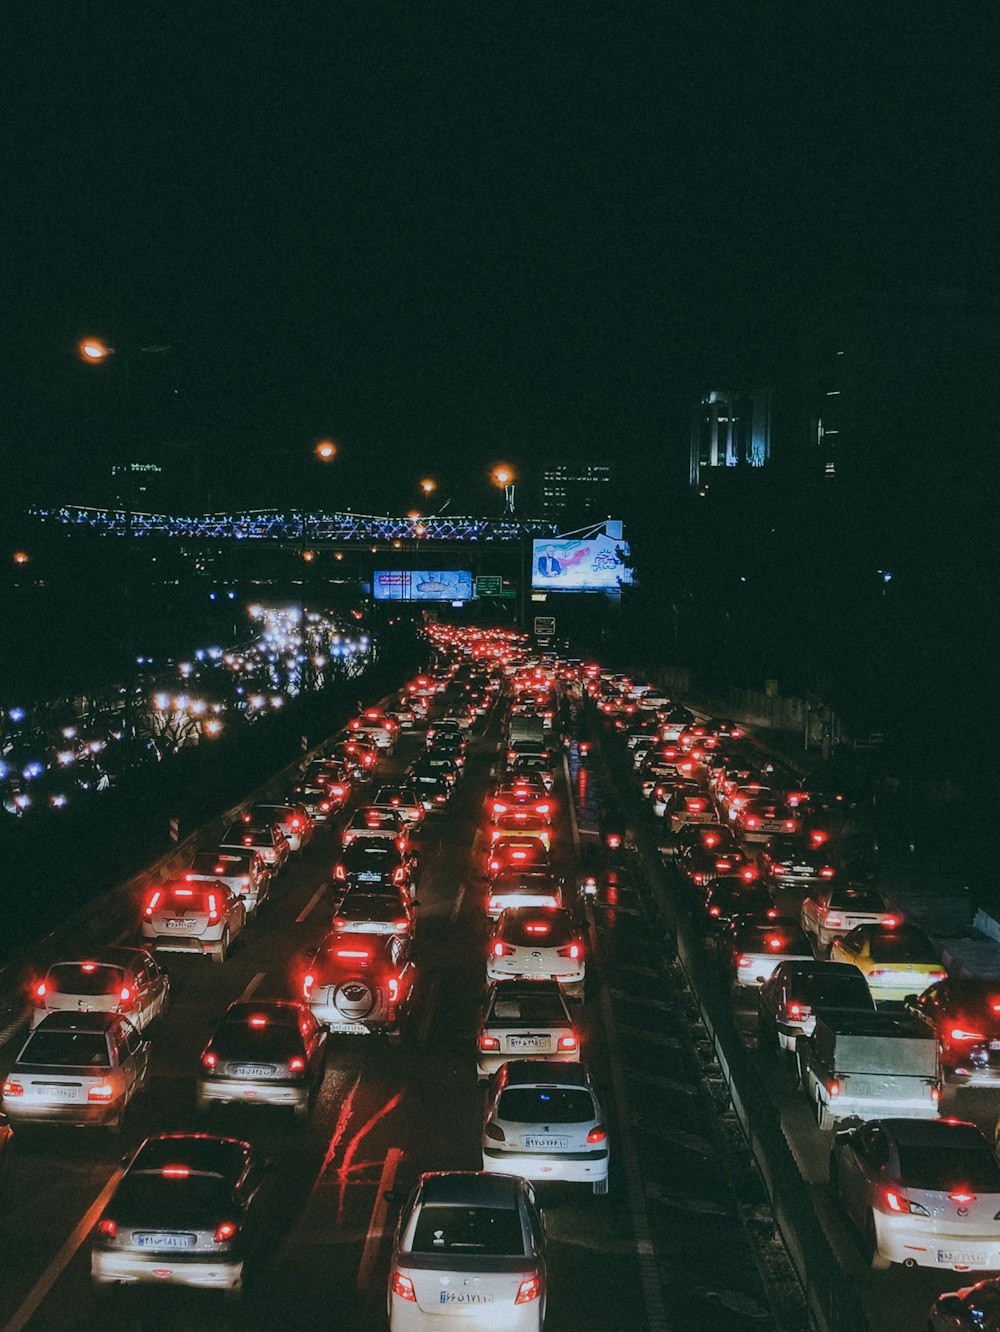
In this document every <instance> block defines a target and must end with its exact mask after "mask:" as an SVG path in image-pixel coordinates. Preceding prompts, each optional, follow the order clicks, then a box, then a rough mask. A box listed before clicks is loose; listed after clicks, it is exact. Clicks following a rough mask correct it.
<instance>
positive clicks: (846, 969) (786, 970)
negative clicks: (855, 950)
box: [775, 962, 867, 984]
mask: <svg viewBox="0 0 1000 1332" xmlns="http://www.w3.org/2000/svg"><path fill="white" fill-rule="evenodd" d="M778 971H780V972H781V974H782V975H783V976H849V975H850V976H860V977H861V979H862V980H864V972H862V971H859V970H858V968H857V967H856V966H855V965H854V963H853V962H781V963H779V964H778V966H777V967H775V972H778ZM865 984H867V981H865Z"/></svg>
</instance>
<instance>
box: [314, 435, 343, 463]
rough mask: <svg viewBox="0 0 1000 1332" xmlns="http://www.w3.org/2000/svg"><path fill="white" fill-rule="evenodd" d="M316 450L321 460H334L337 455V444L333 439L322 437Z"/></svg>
mask: <svg viewBox="0 0 1000 1332" xmlns="http://www.w3.org/2000/svg"><path fill="white" fill-rule="evenodd" d="M314 452H315V454H316V457H317V458H318V459H319V460H320V462H332V461H333V460H334V458H336V456H337V446H336V444H334V442H333V440H332V439H321V440H320V442H319V443H318V444H317V445H316V448H315V449H314Z"/></svg>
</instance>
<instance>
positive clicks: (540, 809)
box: [535, 801, 549, 814]
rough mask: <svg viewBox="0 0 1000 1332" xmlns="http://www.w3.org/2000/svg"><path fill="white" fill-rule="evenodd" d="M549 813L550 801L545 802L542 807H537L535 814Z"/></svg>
mask: <svg viewBox="0 0 1000 1332" xmlns="http://www.w3.org/2000/svg"><path fill="white" fill-rule="evenodd" d="M548 812H549V804H548V801H543V803H542V804H540V805H536V806H535V813H536V814H547V813H548Z"/></svg>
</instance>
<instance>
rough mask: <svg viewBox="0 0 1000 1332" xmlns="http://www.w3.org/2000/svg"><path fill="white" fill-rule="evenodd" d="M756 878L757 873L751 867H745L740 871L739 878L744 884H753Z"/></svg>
mask: <svg viewBox="0 0 1000 1332" xmlns="http://www.w3.org/2000/svg"><path fill="white" fill-rule="evenodd" d="M756 877H757V871H756V870H755V869H754V867H753V866H752V865H747V866H746V867H745V868H744V869H742V870H740V878H741V879H742V880H743V882H744V883H753V881H754V879H755V878H756Z"/></svg>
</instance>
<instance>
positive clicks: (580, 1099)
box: [497, 1087, 594, 1124]
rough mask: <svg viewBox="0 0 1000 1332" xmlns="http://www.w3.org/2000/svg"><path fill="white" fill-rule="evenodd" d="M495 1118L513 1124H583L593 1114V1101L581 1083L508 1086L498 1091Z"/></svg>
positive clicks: (591, 1117)
mask: <svg viewBox="0 0 1000 1332" xmlns="http://www.w3.org/2000/svg"><path fill="white" fill-rule="evenodd" d="M497 1118H498V1119H506V1120H509V1121H510V1122H511V1123H515V1124H584V1123H587V1122H588V1121H590V1120H592V1119H593V1118H594V1102H593V1100H592V1099H591V1096H590V1093H589V1092H587V1091H584V1090H583V1088H582V1087H508V1088H507V1090H506V1091H505V1092H502V1093H501V1095H500V1101H499V1103H498V1105H497Z"/></svg>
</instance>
